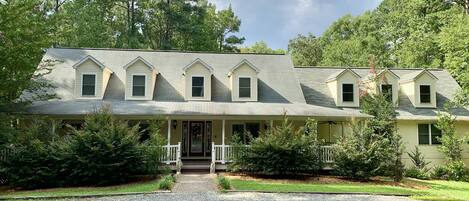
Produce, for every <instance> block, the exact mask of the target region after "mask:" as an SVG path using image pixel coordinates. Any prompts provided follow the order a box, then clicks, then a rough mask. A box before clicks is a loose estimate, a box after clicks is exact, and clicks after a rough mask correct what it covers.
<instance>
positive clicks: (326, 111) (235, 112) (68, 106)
mask: <svg viewBox="0 0 469 201" xmlns="http://www.w3.org/2000/svg"><path fill="white" fill-rule="evenodd" d="M103 105H109V106H111V108H112V111H113V113H114V114H115V115H126V116H153V115H161V116H204V115H210V116H282V115H283V114H286V115H287V116H294V117H313V118H314V117H324V118H353V117H354V118H367V117H371V116H369V115H366V114H362V113H360V111H359V110H358V109H353V108H330V107H322V106H316V105H309V104H304V103H259V102H239V103H233V102H161V101H102V100H95V101H91V100H71V101H44V102H36V103H34V104H33V105H32V106H31V107H29V108H28V111H27V112H28V113H30V114H47V115H64V116H67V115H69V116H71V115H85V114H88V113H90V112H92V111H94V110H96V108H100V107H101V106H103Z"/></svg>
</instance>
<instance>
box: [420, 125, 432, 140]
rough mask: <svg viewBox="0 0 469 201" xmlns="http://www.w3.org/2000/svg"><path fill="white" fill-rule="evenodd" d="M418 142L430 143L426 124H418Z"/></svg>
mask: <svg viewBox="0 0 469 201" xmlns="http://www.w3.org/2000/svg"><path fill="white" fill-rule="evenodd" d="M418 129H419V144H430V143H429V140H428V137H429V130H428V124H419V126H418Z"/></svg>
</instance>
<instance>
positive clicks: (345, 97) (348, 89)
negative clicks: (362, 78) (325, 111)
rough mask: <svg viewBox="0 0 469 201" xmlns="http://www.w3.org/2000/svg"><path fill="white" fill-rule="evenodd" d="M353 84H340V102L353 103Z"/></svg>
mask: <svg viewBox="0 0 469 201" xmlns="http://www.w3.org/2000/svg"><path fill="white" fill-rule="evenodd" d="M353 96H354V95H353V84H342V101H344V102H353Z"/></svg>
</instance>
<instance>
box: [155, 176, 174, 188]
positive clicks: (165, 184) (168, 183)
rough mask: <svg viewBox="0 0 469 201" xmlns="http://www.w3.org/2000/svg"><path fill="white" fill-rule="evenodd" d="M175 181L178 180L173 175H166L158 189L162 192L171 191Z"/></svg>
mask: <svg viewBox="0 0 469 201" xmlns="http://www.w3.org/2000/svg"><path fill="white" fill-rule="evenodd" d="M175 181H176V180H175V179H174V176H173V175H166V176H165V177H163V178H162V179H161V181H160V183H159V186H158V188H159V189H162V190H171V188H172V187H173V185H174V182H175Z"/></svg>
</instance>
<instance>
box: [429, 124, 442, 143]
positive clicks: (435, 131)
mask: <svg viewBox="0 0 469 201" xmlns="http://www.w3.org/2000/svg"><path fill="white" fill-rule="evenodd" d="M431 127H432V144H441V142H440V141H439V140H438V139H439V138H441V130H440V129H438V128H437V127H436V126H435V125H434V124H432V125H431Z"/></svg>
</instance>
